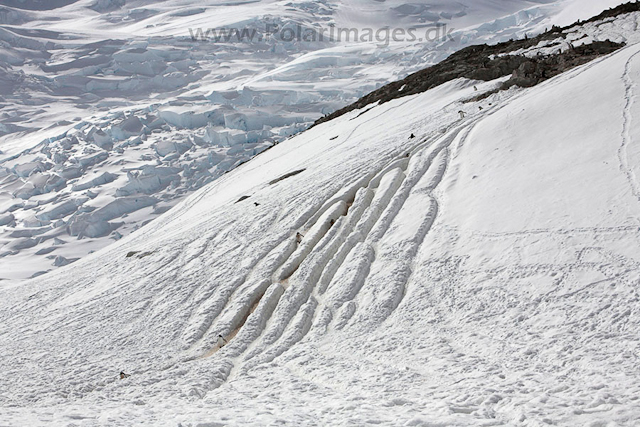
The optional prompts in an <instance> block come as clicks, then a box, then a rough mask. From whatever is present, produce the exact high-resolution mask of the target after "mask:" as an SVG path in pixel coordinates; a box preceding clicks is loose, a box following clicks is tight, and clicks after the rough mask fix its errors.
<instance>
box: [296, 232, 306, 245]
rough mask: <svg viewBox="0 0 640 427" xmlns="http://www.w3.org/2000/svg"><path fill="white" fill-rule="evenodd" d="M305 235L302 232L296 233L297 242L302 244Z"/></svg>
mask: <svg viewBox="0 0 640 427" xmlns="http://www.w3.org/2000/svg"><path fill="white" fill-rule="evenodd" d="M303 237H304V236H303V235H302V234H300V233H296V243H298V244H300V242H302V238H303Z"/></svg>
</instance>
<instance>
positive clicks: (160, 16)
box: [0, 0, 636, 284]
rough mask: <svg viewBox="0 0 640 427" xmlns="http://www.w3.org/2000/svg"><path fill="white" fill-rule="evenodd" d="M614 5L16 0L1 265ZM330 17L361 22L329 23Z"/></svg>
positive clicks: (45, 258) (24, 261)
mask: <svg viewBox="0 0 640 427" xmlns="http://www.w3.org/2000/svg"><path fill="white" fill-rule="evenodd" d="M621 2H622V1H619V2H618V3H621ZM578 3H579V4H578ZM605 3H606V4H604V3H603V2H602V0H598V1H595V0H593V1H587V2H585V1H582V0H581V1H580V2H575V1H573V0H564V1H556V2H551V1H548V0H538V1H525V0H511V1H496V0H485V1H477V0H474V1H471V0H463V1H439V2H433V3H421V2H407V1H406V0H387V1H374V2H372V1H368V0H367V1H365V0H349V1H346V0H342V1H335V2H329V1H289V0H287V1H266V0H263V1H229V2H214V1H201V2H197V4H196V3H194V2H192V1H186V0H166V1H147V0H126V1H125V0H77V1H73V0H5V1H3V2H2V5H1V6H0V279H2V280H3V281H4V283H5V284H6V283H8V282H12V283H15V282H16V281H18V280H20V279H25V278H28V277H32V276H37V275H41V274H43V273H46V272H47V271H50V270H52V269H55V268H56V267H57V266H59V265H61V264H66V263H70V262H73V261H75V260H77V259H79V258H81V257H83V256H84V255H86V254H88V253H91V252H93V251H96V250H98V249H100V248H102V247H104V246H106V245H108V244H109V243H111V242H113V241H115V240H118V239H120V238H121V237H122V236H126V235H128V234H129V233H131V232H132V231H134V230H136V229H138V228H140V227H141V226H143V225H145V224H146V223H148V222H149V221H150V220H153V219H155V218H157V217H158V215H160V214H162V213H164V212H166V211H167V210H168V209H170V208H171V207H173V206H175V205H176V204H177V203H178V202H180V201H181V200H183V199H184V198H185V197H186V196H188V195H189V194H192V193H193V192H194V191H196V190H198V189H199V188H201V187H203V186H205V185H206V184H208V183H210V182H212V181H214V180H216V179H218V178H219V177H220V176H222V175H223V174H225V173H226V172H228V171H230V170H232V169H234V168H235V167H237V166H238V165H240V164H242V163H244V162H246V161H248V160H249V159H251V158H253V157H254V156H255V155H257V154H258V153H261V152H263V151H264V150H266V149H267V148H269V147H271V146H272V145H274V144H275V143H278V142H280V141H282V140H284V139H286V138H288V137H290V136H292V135H294V134H297V133H299V132H300V131H302V130H304V129H305V128H307V127H308V126H309V125H310V124H311V123H313V121H315V120H316V119H318V118H320V117H322V116H323V115H324V114H327V113H330V112H333V111H334V110H336V109H338V108H341V107H343V106H345V105H347V104H349V103H351V102H353V101H355V100H357V99H358V98H359V97H361V96H363V95H365V94H366V93H368V92H370V91H371V90H374V89H376V88H378V87H380V86H381V85H383V84H385V83H388V82H390V81H393V80H396V79H399V78H403V77H405V76H406V75H407V74H409V73H411V72H414V71H417V70H419V69H422V68H424V67H426V66H428V65H431V64H434V63H436V62H438V61H440V60H442V59H444V58H445V57H446V56H448V55H449V54H451V53H452V52H454V51H456V50H458V49H460V48H462V47H465V46H469V45H471V44H477V43H493V42H498V41H504V40H508V39H510V38H520V37H524V35H525V34H527V33H528V34H533V33H536V32H539V31H542V30H543V29H544V28H545V27H550V26H551V25H552V24H554V23H556V22H557V20H558V19H564V20H570V22H573V20H575V19H577V18H586V17H590V16H591V15H592V14H595V13H598V12H600V11H601V10H602V9H604V8H605V7H608V6H614V5H615V4H614V3H616V2H615V1H608V2H605ZM587 11H588V13H589V16H584V15H585V13H586V12H587ZM635 22H636V21H635V18H633V19H630V20H629V22H628V24H629V25H630V27H629V26H628V27H624V28H619V27H618V26H617V23H614V24H612V25H611V26H610V27H611V28H608V29H607V27H603V28H601V27H599V26H592V28H591V30H589V31H586V34H587V35H586V36H585V37H586V38H585V39H583V40H581V41H580V43H584V42H588V40H591V39H597V38H607V37H614V38H615V39H616V40H617V41H624V40H627V38H629V37H631V36H630V34H633V31H634V27H633V25H635ZM386 27H388V28H389V30H385V28H386ZM332 28H333V29H336V31H337V30H338V29H339V30H343V31H347V33H348V34H347V33H342V36H338V35H337V34H336V35H334V36H333V38H331V37H330V36H329V34H330V33H329V30H330V29H332ZM410 29H413V30H414V34H415V37H416V39H412V36H410V35H409V34H407V33H406V32H407V31H409V30H410ZM236 30H237V31H240V32H242V31H245V30H246V31H247V32H246V33H244V34H254V33H252V32H255V34H254V37H253V38H251V39H249V38H244V39H243V40H239V38H238V36H237V35H238V33H234V32H233V31H236ZM391 30H398V31H400V33H399V35H397V36H396V37H395V39H394V38H393V37H391ZM212 31H213V32H212ZM323 31H324V32H323ZM367 31H369V32H367ZM354 32H357V33H354ZM229 34H231V36H230V37H227V38H225V37H226V36H225V35H227V36H228V35H229ZM241 34H242V33H241ZM298 34H300V35H299V36H298ZM304 34H311V35H315V38H314V37H311V38H309V37H307V38H305V37H303V36H304ZM320 34H323V35H324V38H323V39H322V40H320V38H319V35H320ZM355 34H357V40H356V35H355ZM385 36H387V37H386V38H385ZM216 37H217V38H216ZM563 46H564V47H566V43H565V44H562V45H561V46H559V47H558V46H555V47H554V46H550V47H549V49H556V50H557V49H559V48H562V47H563Z"/></svg>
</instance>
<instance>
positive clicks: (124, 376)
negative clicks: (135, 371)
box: [120, 371, 131, 380]
mask: <svg viewBox="0 0 640 427" xmlns="http://www.w3.org/2000/svg"><path fill="white" fill-rule="evenodd" d="M130 376H131V375H129V374H125V373H124V371H120V379H121V380H123V379H125V378H128V377H130Z"/></svg>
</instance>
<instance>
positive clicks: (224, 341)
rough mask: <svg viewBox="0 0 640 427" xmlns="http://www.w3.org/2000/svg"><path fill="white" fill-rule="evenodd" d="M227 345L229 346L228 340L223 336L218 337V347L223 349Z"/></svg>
mask: <svg viewBox="0 0 640 427" xmlns="http://www.w3.org/2000/svg"><path fill="white" fill-rule="evenodd" d="M225 344H227V340H225V339H224V338H223V336H222V335H218V347H220V348H222V347H224V346H225Z"/></svg>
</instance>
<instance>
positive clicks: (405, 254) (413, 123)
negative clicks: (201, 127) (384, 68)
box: [0, 45, 640, 426]
mask: <svg viewBox="0 0 640 427" xmlns="http://www.w3.org/2000/svg"><path fill="white" fill-rule="evenodd" d="M639 82H640V46H639V45H631V46H628V47H626V48H624V49H622V50H620V51H619V52H617V53H615V54H613V55H611V56H608V57H604V58H601V59H598V60H596V61H594V62H592V63H590V64H587V65H585V66H582V67H579V68H576V69H574V70H572V71H570V72H567V73H566V74H564V75H561V76H558V77H556V78H554V79H551V80H548V81H546V82H545V83H543V84H541V85H539V86H537V87H534V88H531V89H527V90H521V89H516V88H512V89H510V90H509V91H506V92H499V93H497V94H493V95H491V96H490V97H488V98H486V99H484V100H482V101H478V102H470V101H469V99H471V98H473V97H476V96H477V95H478V93H482V92H485V91H489V90H491V89H493V88H495V87H497V86H498V85H499V84H500V82H499V81H495V82H488V83H481V82H475V81H466V80H455V81H452V82H449V83H447V84H445V85H442V86H440V87H437V88H435V89H432V90H430V91H428V92H425V93H422V94H418V95H414V96H410V97H404V98H401V99H396V100H393V101H390V102H388V103H385V104H383V105H379V106H375V107H373V108H369V109H365V110H360V111H352V112H350V113H348V114H345V115H344V116H342V117H340V118H338V119H336V120H333V121H330V122H327V123H324V124H322V125H319V126H316V127H314V128H312V129H310V130H308V131H306V132H304V133H302V134H300V135H297V136H295V137H293V138H291V139H288V140H286V141H284V142H282V143H280V144H278V145H276V146H275V147H273V148H271V149H270V150H268V151H266V152H264V153H262V154H261V155H259V156H257V157H255V158H254V159H253V160H251V161H250V162H247V163H245V164H243V165H241V166H239V167H238V168H236V169H234V170H232V171H231V172H229V173H228V174H225V175H223V176H221V177H220V178H219V179H217V180H215V181H214V182H212V183H210V184H209V185H207V186H205V187H203V188H201V189H200V190H198V191H196V192H195V193H194V194H193V195H191V196H190V197H188V198H186V199H185V200H183V201H182V202H180V203H179V204H178V205H177V206H176V207H174V208H173V209H171V210H169V211H168V212H166V213H165V214H163V215H162V216H160V217H159V218H158V219H156V220H155V221H153V222H151V223H149V224H148V225H146V226H145V227H143V228H141V229H139V230H138V231H137V232H135V233H133V234H130V235H129V236H127V237H124V238H123V239H120V240H119V241H117V242H115V243H114V244H112V245H110V246H108V247H106V248H104V249H103V250H101V251H99V252H97V253H94V254H92V255H89V256H87V257H85V258H83V259H81V260H79V261H77V262H75V263H73V264H71V265H68V266H66V267H62V268H60V269H58V270H56V271H54V272H51V273H49V274H47V275H44V276H41V277H38V278H35V279H33V280H30V281H28V282H25V283H22V284H20V285H11V286H5V287H4V288H3V289H2V290H0V304H1V307H2V309H1V310H0V348H2V351H1V352H0V366H2V370H3V374H2V375H1V376H0V402H2V404H1V406H0V420H2V424H7V425H47V424H51V423H53V424H58V425H82V426H93V425H123V426H125V425H153V426H157V425H172V426H176V425H183V426H198V425H199V426H218V425H238V426H245V425H318V426H325V425H343V426H354V425H355V426H364V425H388V426H399V425H407V426H469V425H473V426H488V425H492V426H499V425H502V426H513V425H522V426H542V425H564V426H575V425H584V426H613V425H616V426H633V425H637V424H638V422H639V420H640V400H639V398H638V397H639V396H640V371H639V370H638V364H639V362H640V360H639V356H640V353H639V351H640V348H639V344H640V335H639V333H638V324H639V322H640V304H639V302H640V301H639V294H638V290H639V285H640V251H639V249H638V248H639V244H640V221H639V218H640V182H639V181H638V176H639V174H640V149H639V148H638V144H637V140H638V138H640V128H639V125H638V123H640V121H639V120H638V117H640V110H638V108H639V107H638V105H639V104H638V102H637V100H638V94H637V92H638V89H637V88H638V83H639ZM476 89H477V90H476ZM480 107H482V108H480ZM460 111H464V112H465V113H466V114H465V115H464V117H463V118H461V114H459V112H460ZM411 134H413V135H414V138H411ZM157 175H158V176H159V177H160V176H162V175H160V174H157ZM141 176H142V174H140V175H139V176H138V178H140V177H141ZM95 179H98V180H99V181H108V180H109V179H111V178H110V177H109V175H107V176H105V175H97V176H96V177H95ZM80 185H91V183H90V182H87V181H83V184H80ZM127 197H131V196H127ZM142 202H143V201H142V200H140V199H139V200H138V202H130V204H116V205H111V204H109V205H106V206H105V207H103V208H101V209H103V210H104V211H103V213H101V214H100V216H101V217H103V216H105V217H107V216H108V217H112V216H113V215H116V213H117V212H124V211H126V210H128V209H133V208H132V207H131V206H132V205H131V203H133V204H135V203H142ZM72 208H73V206H68V205H64V204H62V205H59V206H56V208H55V209H51V210H49V211H47V216H48V217H51V218H55V217H59V216H60V215H63V214H64V212H66V211H67V210H68V209H72ZM94 212H95V211H94ZM92 213H93V212H89V214H92ZM298 233H300V235H298ZM31 239H33V237H31ZM218 335H222V336H223V337H224V338H225V339H226V341H227V342H228V344H226V345H225V346H223V347H222V348H220V347H219V345H218ZM120 371H125V372H126V373H128V374H131V376H130V377H128V378H125V379H122V380H120V379H119V378H118V373H119V372H120Z"/></svg>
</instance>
